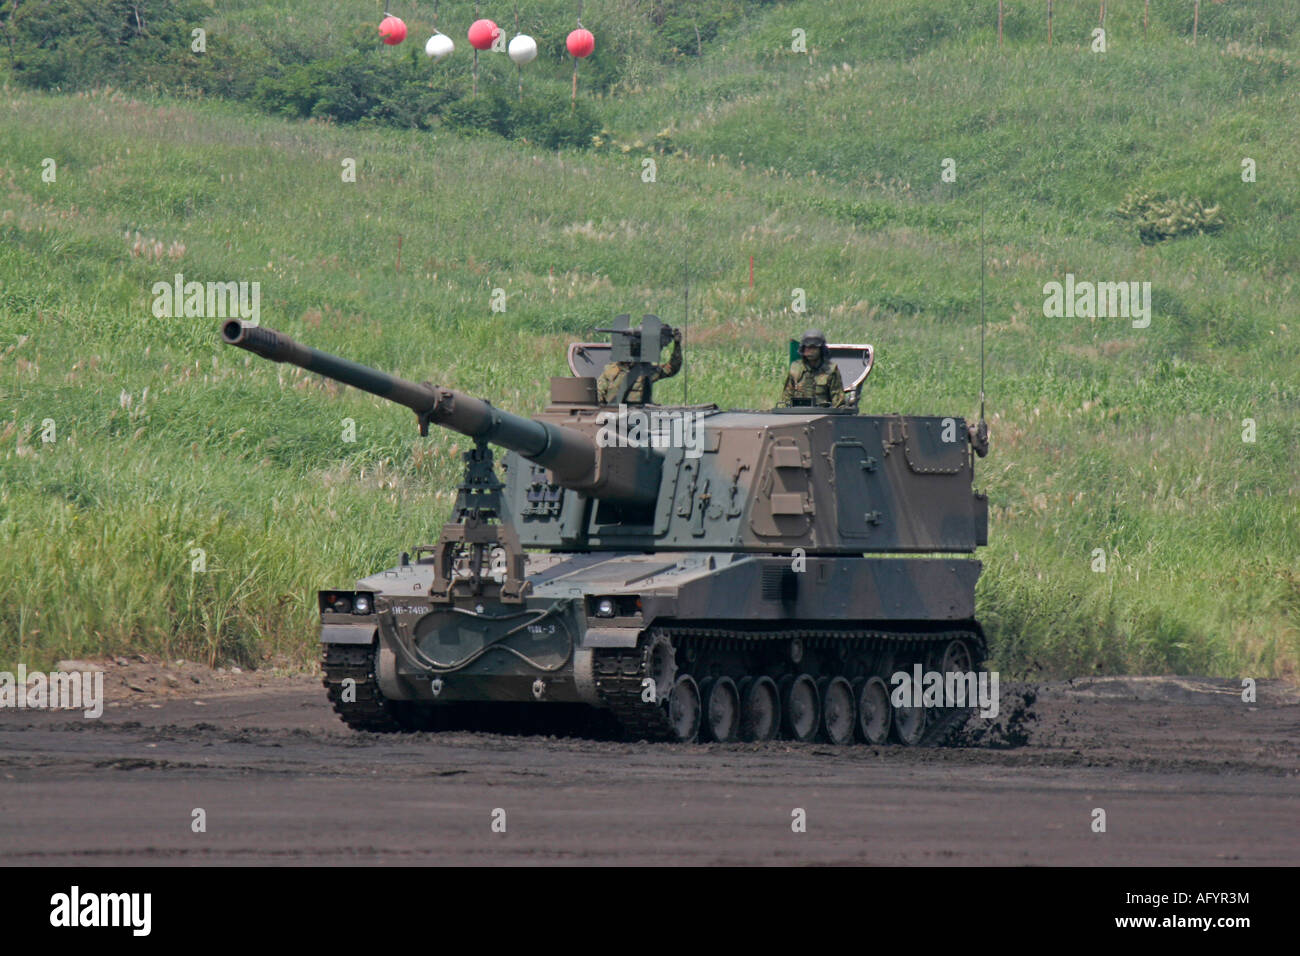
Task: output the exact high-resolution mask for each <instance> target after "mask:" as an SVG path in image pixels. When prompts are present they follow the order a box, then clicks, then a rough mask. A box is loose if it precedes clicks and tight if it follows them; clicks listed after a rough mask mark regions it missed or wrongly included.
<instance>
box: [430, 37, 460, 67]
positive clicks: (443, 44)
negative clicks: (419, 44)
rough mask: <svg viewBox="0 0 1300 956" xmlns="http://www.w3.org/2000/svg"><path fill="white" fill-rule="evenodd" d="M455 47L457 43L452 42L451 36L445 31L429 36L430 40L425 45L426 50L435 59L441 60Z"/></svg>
mask: <svg viewBox="0 0 1300 956" xmlns="http://www.w3.org/2000/svg"><path fill="white" fill-rule="evenodd" d="M454 49H456V44H454V43H452V42H451V37H449V36H447V34H445V33H435V34H434V35H433V36H431V37H429V42H428V43H426V44H425V45H424V52H425V53H427V54H429V56H431V57H433V58H434V59H435V60H441V59H442V58H443V57H444V56H446V55H447V54H448V53H450V52H451V51H452V50H454Z"/></svg>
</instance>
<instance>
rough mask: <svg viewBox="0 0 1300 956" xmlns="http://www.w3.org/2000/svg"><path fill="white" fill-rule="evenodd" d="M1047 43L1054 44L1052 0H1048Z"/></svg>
mask: <svg viewBox="0 0 1300 956" xmlns="http://www.w3.org/2000/svg"><path fill="white" fill-rule="evenodd" d="M1047 45H1048V46H1051V45H1052V0H1047Z"/></svg>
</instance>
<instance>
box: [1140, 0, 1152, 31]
mask: <svg viewBox="0 0 1300 956" xmlns="http://www.w3.org/2000/svg"><path fill="white" fill-rule="evenodd" d="M1150 21H1151V0H1143V2H1142V39H1144V40H1145V39H1146V38H1147V24H1148V23H1149V22H1150Z"/></svg>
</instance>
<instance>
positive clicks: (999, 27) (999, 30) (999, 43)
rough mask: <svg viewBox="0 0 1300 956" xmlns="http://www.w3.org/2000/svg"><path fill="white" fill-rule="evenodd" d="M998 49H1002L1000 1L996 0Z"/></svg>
mask: <svg viewBox="0 0 1300 956" xmlns="http://www.w3.org/2000/svg"><path fill="white" fill-rule="evenodd" d="M998 47H999V49H1000V48H1001V47H1002V0H998Z"/></svg>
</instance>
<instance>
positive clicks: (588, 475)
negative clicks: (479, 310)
mask: <svg viewBox="0 0 1300 956" xmlns="http://www.w3.org/2000/svg"><path fill="white" fill-rule="evenodd" d="M221 337H222V339H223V340H224V341H225V343H226V344H227V345H234V346H237V347H239V348H241V349H247V350H248V351H250V352H252V353H254V354H256V355H260V356H261V357H262V358H265V359H270V360H271V361H272V362H288V363H290V364H291V365H297V366H299V367H300V368H305V369H307V370H308V371H310V372H315V373H316V374H318V375H323V376H325V377H326V378H331V379H334V380H335V381H338V382H343V383H344V384H345V385H351V386H352V387H353V388H359V389H361V390H362V391H364V392H370V393H371V394H372V395H378V396H379V397H380V398H386V399H388V400H389V401H390V402H396V403H397V404H399V405H405V406H406V407H407V408H409V409H411V410H412V411H413V412H415V414H416V416H417V417H418V418H419V420H420V433H421V434H422V435H423V434H427V433H428V423H429V422H432V423H433V424H435V425H442V426H444V427H446V428H450V429H452V430H453V431H458V432H460V433H461V434H462V435H468V436H469V437H470V438H473V439H476V440H480V441H488V442H491V443H492V444H494V445H500V446H501V447H502V448H508V449H510V450H511V451H513V452H517V453H518V454H520V455H522V456H523V457H524V458H527V459H528V460H529V461H532V462H536V463H537V464H539V465H542V466H544V467H546V468H549V469H550V470H551V473H552V474H553V475H554V476H555V480H556V481H557V482H558V483H559V484H561V485H564V486H566V487H571V488H576V489H578V490H580V491H583V492H585V493H587V494H590V495H592V496H593V497H597V498H612V499H618V500H626V501H646V500H651V499H653V498H654V497H655V496H656V494H657V487H645V486H644V484H643V483H639V482H629V481H625V480H620V476H619V475H612V474H611V475H604V476H602V474H601V471H602V469H601V468H600V467H599V465H600V462H599V458H600V455H599V452H600V450H601V449H598V447H597V446H596V443H595V442H593V441H592V440H591V439H589V438H588V437H587V436H586V435H584V434H582V433H581V432H578V431H575V430H573V429H571V428H564V427H562V426H559V425H551V424H549V423H546V422H538V421H533V420H532V419H529V418H523V417H521V416H519V415H512V414H511V413H510V412H505V411H502V410H501V409H499V408H494V407H493V406H492V405H491V404H489V403H488V402H485V401H483V400H482V399H478V398H474V397H473V396H471V395H466V394H465V393H464V392H459V391H456V390H455V389H452V388H444V387H442V386H438V385H427V384H419V385H417V384H416V383H415V382H408V381H407V380H406V379H403V378H398V377H397V376H396V375H388V374H386V373H384V372H380V371H378V370H376V369H373V368H370V367H368V366H365V365H360V364H358V363H356V362H350V361H348V360H347V359H344V358H339V357H338V356H337V355H330V354H329V353H328V352H322V351H320V350H319V349H313V348H310V347H308V346H306V345H303V344H301V343H300V342H296V341H294V340H293V339H291V338H290V337H289V336H287V335H285V334H284V333H282V332H276V331H275V330H274V329H268V328H264V327H262V326H258V325H250V324H248V323H246V322H241V321H239V320H238V319H231V320H230V321H227V322H226V323H224V324H223V325H222V327H221ZM620 471H621V470H620Z"/></svg>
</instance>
